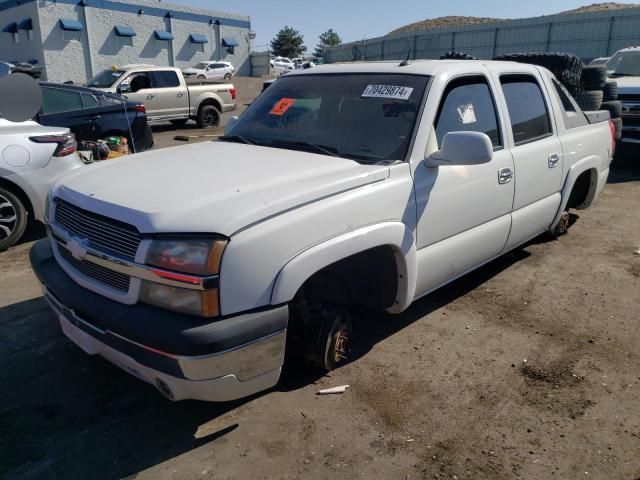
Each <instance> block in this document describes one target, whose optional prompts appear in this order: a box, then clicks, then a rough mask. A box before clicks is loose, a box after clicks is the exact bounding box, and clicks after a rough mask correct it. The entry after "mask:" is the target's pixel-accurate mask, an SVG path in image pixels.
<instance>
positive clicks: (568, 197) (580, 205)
mask: <svg viewBox="0 0 640 480" xmlns="http://www.w3.org/2000/svg"><path fill="white" fill-rule="evenodd" d="M601 163H602V161H601V159H600V158H599V157H597V156H591V157H587V158H585V159H583V160H581V161H579V162H577V163H575V164H574V165H573V166H572V167H571V168H570V169H569V171H568V173H567V177H566V179H565V182H564V186H563V187H562V191H561V195H562V200H561V202H560V207H559V208H558V212H557V213H556V216H555V218H554V219H553V223H552V224H551V228H554V227H555V226H556V225H557V224H558V222H559V221H560V218H561V217H562V213H563V212H564V211H565V210H567V209H568V208H575V209H577V210H583V209H585V208H588V207H590V206H591V204H592V203H593V201H594V200H595V198H596V195H597V193H598V192H599V191H600V188H599V182H600V181H601V179H600V174H599V170H600V165H601ZM605 180H606V179H605ZM585 184H587V185H588V188H585ZM574 188H579V189H584V190H585V191H584V192H582V195H581V196H579V198H578V196H577V193H574Z"/></svg>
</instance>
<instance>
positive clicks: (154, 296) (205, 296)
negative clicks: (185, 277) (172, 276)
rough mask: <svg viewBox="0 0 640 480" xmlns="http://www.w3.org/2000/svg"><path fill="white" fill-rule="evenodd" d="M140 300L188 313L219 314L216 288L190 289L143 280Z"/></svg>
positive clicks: (208, 315) (202, 315)
mask: <svg viewBox="0 0 640 480" xmlns="http://www.w3.org/2000/svg"><path fill="white" fill-rule="evenodd" d="M140 301H142V302H144V303H148V304H149V305H155V306H156V307H160V308H166V309H167V310H173V311H176V312H181V313H186V314H188V315H198V316H201V317H208V318H211V317H217V316H218V315H219V314H220V306H219V305H220V301H219V299H218V289H217V288H216V289H212V290H190V289H187V288H179V287H170V286H168V285H161V284H159V283H154V282H148V281H143V282H142V288H141V290H140Z"/></svg>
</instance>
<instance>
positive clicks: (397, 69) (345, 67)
mask: <svg viewBox="0 0 640 480" xmlns="http://www.w3.org/2000/svg"><path fill="white" fill-rule="evenodd" d="M401 62H402V61H401V60H392V61H379V62H349V63H331V64H323V65H318V66H316V67H314V68H309V69H306V70H295V71H291V72H290V73H287V76H292V75H313V74H318V73H405V74H409V75H435V74H436V73H437V72H438V71H441V70H442V69H443V68H446V69H450V70H456V71H460V70H465V69H469V67H470V66H473V67H474V70H475V69H477V67H478V66H479V65H484V66H486V67H488V68H489V69H491V68H496V69H499V70H509V69H514V70H515V69H517V70H518V71H521V72H527V71H535V70H537V69H538V68H539V67H537V66H535V65H531V64H525V63H517V62H506V61H496V60H410V61H409V63H408V64H406V65H404V66H403V65H402V64H401ZM516 66H517V67H516Z"/></svg>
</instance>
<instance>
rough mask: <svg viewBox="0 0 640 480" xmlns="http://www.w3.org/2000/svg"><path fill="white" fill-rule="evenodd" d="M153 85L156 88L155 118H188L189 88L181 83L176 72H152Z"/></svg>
mask: <svg viewBox="0 0 640 480" xmlns="http://www.w3.org/2000/svg"><path fill="white" fill-rule="evenodd" d="M152 75H153V85H154V87H155V88H156V94H157V95H156V98H155V99H154V103H153V107H154V108H153V109H154V112H155V113H154V116H155V117H161V118H176V117H186V116H187V115H188V114H189V95H187V88H186V87H185V86H183V85H182V84H181V83H180V78H179V77H178V74H177V72H176V71H175V70H157V71H154V72H152Z"/></svg>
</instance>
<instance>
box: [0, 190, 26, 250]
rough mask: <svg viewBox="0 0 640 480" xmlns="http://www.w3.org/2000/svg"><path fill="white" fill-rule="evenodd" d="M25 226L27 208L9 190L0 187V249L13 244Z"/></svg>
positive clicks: (20, 235) (22, 232)
mask: <svg viewBox="0 0 640 480" xmlns="http://www.w3.org/2000/svg"><path fill="white" fill-rule="evenodd" d="M26 228H27V209H26V208H25V206H24V204H23V203H22V201H20V199H19V198H18V197H17V196H16V195H15V194H14V193H13V192H12V191H11V190H8V189H6V188H4V187H0V251H2V250H6V249H7V248H9V247H11V246H12V245H15V243H16V242H17V241H18V240H20V238H21V237H22V235H23V234H24V231H25V229H26Z"/></svg>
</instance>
